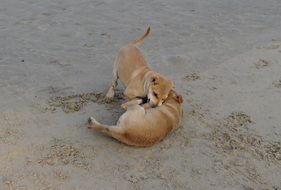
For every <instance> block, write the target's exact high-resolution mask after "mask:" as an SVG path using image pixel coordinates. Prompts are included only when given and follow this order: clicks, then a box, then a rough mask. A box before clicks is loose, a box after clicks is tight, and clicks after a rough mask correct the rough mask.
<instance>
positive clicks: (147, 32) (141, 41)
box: [132, 26, 150, 46]
mask: <svg viewBox="0 0 281 190" xmlns="http://www.w3.org/2000/svg"><path fill="white" fill-rule="evenodd" d="M149 33H150V26H149V27H148V28H147V30H146V32H145V34H144V35H143V36H142V37H141V38H139V39H136V40H134V41H133V42H132V44H133V45H135V46H138V45H141V44H142V43H143V42H144V40H145V39H146V37H147V36H148V34H149Z"/></svg>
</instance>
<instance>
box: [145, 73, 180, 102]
mask: <svg viewBox="0 0 281 190" xmlns="http://www.w3.org/2000/svg"><path fill="white" fill-rule="evenodd" d="M149 80H150V81H149V86H148V94H147V98H148V102H149V104H150V105H151V106H153V107H155V106H161V105H162V103H163V102H164V101H165V100H166V99H167V98H168V95H169V93H170V91H171V90H172V89H173V88H174V82H173V81H171V80H167V79H166V78H164V77H163V76H162V75H160V74H155V75H153V76H151V77H150V79H149Z"/></svg>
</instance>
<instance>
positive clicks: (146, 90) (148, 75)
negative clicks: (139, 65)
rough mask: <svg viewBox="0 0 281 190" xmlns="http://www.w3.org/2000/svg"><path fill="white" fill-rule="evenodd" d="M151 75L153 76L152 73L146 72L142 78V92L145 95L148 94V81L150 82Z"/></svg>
mask: <svg viewBox="0 0 281 190" xmlns="http://www.w3.org/2000/svg"><path fill="white" fill-rule="evenodd" d="M152 74H153V72H152V71H148V72H147V73H146V74H145V76H144V78H145V80H144V84H143V91H144V93H145V94H146V95H147V94H148V93H149V86H150V83H151V81H150V80H151V75H152Z"/></svg>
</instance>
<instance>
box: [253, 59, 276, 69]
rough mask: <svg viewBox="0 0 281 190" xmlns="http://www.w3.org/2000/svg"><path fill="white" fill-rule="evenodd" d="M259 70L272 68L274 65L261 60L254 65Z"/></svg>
mask: <svg viewBox="0 0 281 190" xmlns="http://www.w3.org/2000/svg"><path fill="white" fill-rule="evenodd" d="M254 64H255V66H256V68H257V69H262V68H265V67H268V66H270V65H271V64H272V63H271V62H270V61H267V60H265V59H259V60H258V61H257V62H256V63H254Z"/></svg>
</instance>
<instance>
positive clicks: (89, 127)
mask: <svg viewBox="0 0 281 190" xmlns="http://www.w3.org/2000/svg"><path fill="white" fill-rule="evenodd" d="M96 122H97V121H96V120H95V118H93V117H89V119H88V124H89V125H88V129H91V128H93V125H95V123H96Z"/></svg>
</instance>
